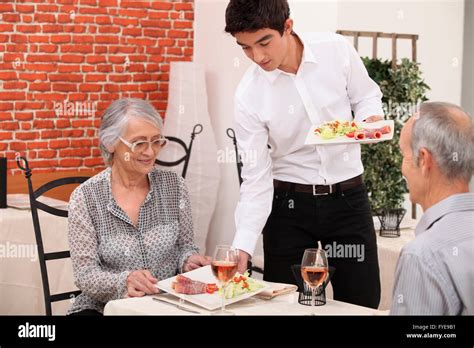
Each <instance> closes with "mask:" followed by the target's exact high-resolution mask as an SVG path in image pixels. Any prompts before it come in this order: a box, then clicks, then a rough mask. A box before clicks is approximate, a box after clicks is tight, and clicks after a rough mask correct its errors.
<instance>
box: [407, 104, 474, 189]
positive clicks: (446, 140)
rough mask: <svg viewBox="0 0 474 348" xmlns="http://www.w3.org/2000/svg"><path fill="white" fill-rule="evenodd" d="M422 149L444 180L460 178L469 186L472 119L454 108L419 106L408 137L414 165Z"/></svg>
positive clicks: (473, 159) (473, 140)
mask: <svg viewBox="0 0 474 348" xmlns="http://www.w3.org/2000/svg"><path fill="white" fill-rule="evenodd" d="M456 116H458V117H456ZM462 118H465V119H466V122H463V121H462V120H461V119H462ZM422 148H425V149H427V150H428V151H429V152H430V153H431V154H432V156H433V158H434V159H435V161H436V163H437V164H438V166H439V168H440V170H441V172H442V173H443V175H444V176H445V177H446V178H447V179H461V178H462V179H464V180H465V181H466V182H468V183H469V181H470V180H471V177H472V174H473V171H474V126H473V121H472V117H471V116H470V115H469V114H467V113H466V112H465V111H464V110H463V109H462V108H460V107H459V106H457V105H454V104H450V103H442V102H427V103H422V104H421V106H420V112H419V117H418V118H417V119H416V120H415V122H414V124H413V129H412V136H411V149H412V152H413V159H414V161H415V163H416V164H418V159H419V154H420V150H421V149H422Z"/></svg>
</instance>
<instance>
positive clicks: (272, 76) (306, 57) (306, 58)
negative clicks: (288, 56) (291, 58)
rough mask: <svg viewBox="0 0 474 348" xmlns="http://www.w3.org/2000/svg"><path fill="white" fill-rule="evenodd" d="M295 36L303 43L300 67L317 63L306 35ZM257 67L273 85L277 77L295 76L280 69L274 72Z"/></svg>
mask: <svg viewBox="0 0 474 348" xmlns="http://www.w3.org/2000/svg"><path fill="white" fill-rule="evenodd" d="M294 35H296V36H297V37H298V38H299V39H300V40H301V42H302V43H303V56H302V58H301V64H300V67H301V65H303V64H305V63H317V61H316V58H315V57H314V53H313V51H312V50H311V48H310V46H309V43H308V42H307V40H306V38H305V37H304V35H301V36H300V35H297V34H296V33H295V34H294ZM257 67H258V69H260V72H261V73H262V74H263V75H264V76H265V77H266V78H267V79H268V81H270V83H273V82H274V81H275V80H276V79H277V77H278V76H280V75H281V74H284V75H290V76H291V75H293V74H289V73H287V72H285V71H282V70H280V69H275V70H273V71H265V70H263V69H262V68H261V67H259V66H258V65H257Z"/></svg>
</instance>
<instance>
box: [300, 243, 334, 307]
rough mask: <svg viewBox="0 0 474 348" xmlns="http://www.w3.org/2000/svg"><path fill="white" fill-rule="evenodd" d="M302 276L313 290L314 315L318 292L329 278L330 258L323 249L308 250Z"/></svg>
mask: <svg viewBox="0 0 474 348" xmlns="http://www.w3.org/2000/svg"><path fill="white" fill-rule="evenodd" d="M301 276H302V277H303V280H304V282H305V283H306V285H307V286H308V287H309V288H310V289H311V307H312V308H313V312H312V315H315V313H314V305H315V295H316V290H318V288H319V287H320V286H321V285H322V284H323V283H324V281H325V280H326V278H327V276H328V258H327V256H326V252H325V251H324V250H323V249H306V250H305V251H304V255H303V260H302V261H301Z"/></svg>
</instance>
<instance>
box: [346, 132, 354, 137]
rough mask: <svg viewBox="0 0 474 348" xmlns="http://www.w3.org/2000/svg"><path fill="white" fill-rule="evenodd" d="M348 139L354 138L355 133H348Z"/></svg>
mask: <svg viewBox="0 0 474 348" xmlns="http://www.w3.org/2000/svg"><path fill="white" fill-rule="evenodd" d="M346 137H348V138H354V132H349V133H346Z"/></svg>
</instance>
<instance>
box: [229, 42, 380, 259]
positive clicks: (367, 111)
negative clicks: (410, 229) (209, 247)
mask: <svg viewBox="0 0 474 348" xmlns="http://www.w3.org/2000/svg"><path fill="white" fill-rule="evenodd" d="M298 37H299V38H300V39H301V41H302V42H303V45H304V50H303V57H302V61H301V65H300V67H299V69H298V71H297V73H296V74H290V73H286V72H284V71H281V70H279V69H277V70H274V71H271V72H266V71H264V70H263V69H261V68H260V67H259V66H258V65H257V64H255V63H254V64H252V66H250V68H249V69H248V70H247V72H246V73H245V75H244V77H243V78H242V80H241V82H240V84H239V86H238V88H237V91H236V93H235V121H236V125H235V132H236V137H237V141H238V145H239V150H240V151H241V154H242V157H243V159H244V166H243V168H242V178H243V179H244V182H243V184H242V186H241V189H240V200H239V202H238V204H237V209H236V212H235V220H236V228H237V232H236V235H235V237H234V241H233V246H234V247H236V248H238V249H242V250H244V251H246V252H247V253H249V254H250V255H252V254H253V252H254V249H255V245H256V243H257V240H258V237H259V235H260V233H261V232H262V230H263V227H264V226H265V223H266V221H267V218H268V216H269V214H270V212H271V207H272V199H273V179H277V180H281V181H288V182H293V183H300V184H313V185H329V184H335V183H338V182H341V181H344V180H347V179H350V178H353V177H355V176H357V175H359V174H362V172H363V170H364V169H363V166H362V162H361V158H360V145H359V144H353V145H329V146H328V145H323V146H316V145H305V144H304V142H305V139H306V136H307V134H308V131H309V129H310V127H311V125H312V123H313V124H320V123H323V122H325V121H332V120H349V121H351V120H353V117H352V114H351V110H353V111H354V116H355V120H356V121H363V120H364V119H365V118H367V117H369V116H372V115H383V110H382V104H381V98H382V93H381V92H380V89H379V87H378V86H377V84H376V83H375V82H374V81H372V80H371V79H370V77H369V75H368V73H367V70H366V69H365V67H364V65H363V63H362V60H361V59H360V57H359V55H358V54H357V52H356V51H355V49H354V48H353V47H352V46H351V45H350V44H349V43H348V42H347V41H346V39H345V38H344V37H343V36H341V35H337V34H334V33H307V34H303V35H299V36H298ZM267 144H269V145H270V147H271V149H268V147H267ZM245 159H252V161H247V162H246V161H245Z"/></svg>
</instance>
